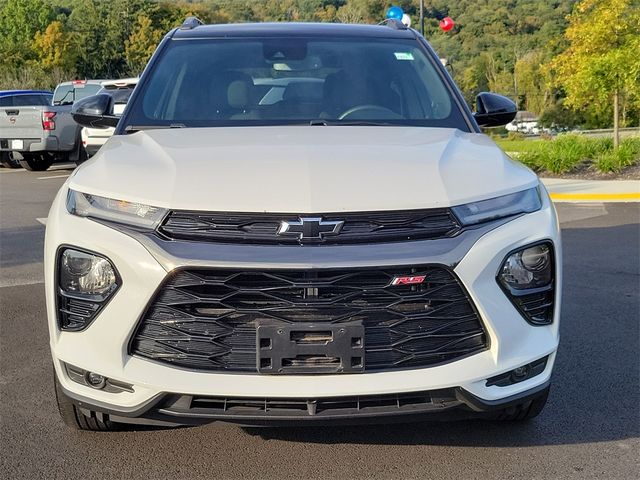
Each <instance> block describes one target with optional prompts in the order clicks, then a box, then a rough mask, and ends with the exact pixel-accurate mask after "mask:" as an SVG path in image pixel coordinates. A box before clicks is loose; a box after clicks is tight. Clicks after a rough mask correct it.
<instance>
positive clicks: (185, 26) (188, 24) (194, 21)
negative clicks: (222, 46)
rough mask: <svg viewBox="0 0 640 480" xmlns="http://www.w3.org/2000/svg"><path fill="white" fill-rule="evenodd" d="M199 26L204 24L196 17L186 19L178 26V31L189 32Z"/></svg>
mask: <svg viewBox="0 0 640 480" xmlns="http://www.w3.org/2000/svg"><path fill="white" fill-rule="evenodd" d="M200 25H204V22H203V21H202V20H200V19H199V18H198V17H187V18H186V20H185V21H184V22H182V25H180V30H191V29H193V28H196V27H198V26H200Z"/></svg>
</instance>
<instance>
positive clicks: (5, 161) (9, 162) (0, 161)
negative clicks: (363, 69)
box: [0, 152, 20, 168]
mask: <svg viewBox="0 0 640 480" xmlns="http://www.w3.org/2000/svg"><path fill="white" fill-rule="evenodd" d="M19 157H20V155H18V154H16V152H0V165H2V166H3V167H5V168H20V159H19Z"/></svg>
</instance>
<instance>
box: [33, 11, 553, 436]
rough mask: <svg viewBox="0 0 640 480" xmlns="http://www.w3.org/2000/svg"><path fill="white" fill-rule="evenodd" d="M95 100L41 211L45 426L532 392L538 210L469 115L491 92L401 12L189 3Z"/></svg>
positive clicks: (340, 418)
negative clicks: (383, 19) (314, 12)
mask: <svg viewBox="0 0 640 480" xmlns="http://www.w3.org/2000/svg"><path fill="white" fill-rule="evenodd" d="M282 79H287V80H286V81H282ZM276 80H278V81H276ZM273 89H280V90H281V91H278V92H275V93H274V92H273V91H272V90H273ZM265 99H267V100H265ZM112 109H113V100H112V98H111V97H110V96H109V95H107V94H103V95H97V96H94V97H91V98H88V99H85V100H83V101H81V102H78V103H76V105H75V106H74V110H73V114H74V118H75V119H76V121H78V122H79V123H81V124H83V125H85V126H87V125H94V126H95V125H101V126H109V125H111V126H115V125H116V124H117V127H116V130H115V135H114V136H113V137H112V138H110V139H109V140H108V141H107V142H106V144H105V145H104V146H103V147H102V148H101V149H100V151H99V152H98V154H97V155H96V156H95V157H94V158H93V159H91V160H89V161H88V162H86V163H85V164H83V165H82V166H81V167H80V168H78V169H76V171H75V172H74V173H73V174H72V175H71V177H70V178H69V179H68V181H67V182H66V183H65V184H64V186H63V187H62V189H61V190H60V192H59V194H58V195H57V197H56V199H55V201H54V203H53V206H52V208H51V213H50V215H49V219H48V222H47V234H46V246H45V268H46V295H47V309H48V318H49V328H50V333H51V351H52V354H53V361H54V365H55V373H56V392H57V399H58V404H59V407H60V412H61V414H62V416H63V418H64V419H65V421H66V422H67V423H68V424H69V425H71V426H73V427H75V428H81V429H92V430H110V429H114V428H116V427H117V426H118V425H119V424H120V423H126V422H128V423H136V424H139V423H148V424H154V425H166V426H170V425H184V424H198V423H206V422H212V421H217V420H219V421H228V422H237V423H241V424H245V425H281V424H291V423H294V424H317V423H334V422H363V421H364V422H373V421H381V420H415V419H416V418H425V419H429V418H432V417H433V416H434V415H436V416H440V417H444V418H460V417H462V418H466V417H469V416H484V417H490V418H495V419H506V420H521V419H526V418H531V417H534V416H535V415H537V414H538V413H539V412H540V411H541V410H542V407H543V406H544V404H545V401H546V398H547V394H548V390H549V383H550V378H551V370H552V368H553V363H554V359H555V353H556V349H557V347H558V321H559V316H560V288H561V262H560V260H561V252H560V239H559V231H558V223H557V220H556V214H555V211H554V208H553V205H552V204H551V202H550V201H549V197H548V195H547V192H546V191H545V189H544V187H543V186H542V185H541V184H540V182H539V180H538V178H537V177H536V175H535V174H533V173H532V172H531V171H530V170H528V169H527V168H525V167H524V166H522V165H520V164H518V163H517V162H514V161H512V160H511V159H509V158H508V157H507V156H506V155H504V153H503V152H502V151H501V150H500V149H499V148H498V147H497V146H496V145H495V143H494V142H493V141H492V140H491V139H490V138H488V137H487V136H485V135H484V134H482V133H481V131H480V129H479V126H478V125H485V126H492V125H499V124H505V123H507V122H509V121H510V120H512V119H513V117H514V115H515V106H514V104H513V103H512V102H511V101H509V100H508V99H506V98H504V97H500V96H498V95H495V94H488V93H483V94H480V95H479V96H478V105H477V112H476V113H475V114H472V113H471V112H470V111H469V109H468V107H467V106H466V105H465V102H464V100H463V98H462V96H461V95H460V93H459V91H458V90H457V89H456V87H455V86H454V83H453V81H452V80H451V78H450V77H449V76H448V74H447V72H446V70H445V69H444V67H443V66H442V65H441V63H440V61H439V59H438V56H437V55H436V54H435V53H434V51H433V50H432V49H431V47H430V46H429V45H428V44H427V42H426V41H425V39H424V38H422V37H421V36H420V35H419V34H418V33H417V32H415V31H414V30H411V29H407V28H406V27H404V26H403V25H402V24H400V23H399V22H394V21H389V22H388V23H387V24H386V25H381V26H365V25H331V24H317V25H316V24H257V25H252V24H243V25H211V26H208V25H206V26H205V25H200V24H199V23H198V22H196V21H193V20H190V21H188V22H186V24H185V25H184V26H183V27H182V28H179V29H176V30H174V31H172V32H170V33H169V34H168V35H167V36H166V37H165V38H164V40H163V41H162V43H161V44H160V46H159V48H158V49H157V51H156V53H155V54H154V56H153V58H152V60H151V61H150V63H149V65H148V66H147V68H146V70H145V72H144V74H143V76H142V77H141V79H140V83H139V84H138V87H137V88H136V90H135V92H134V93H133V95H132V97H131V99H130V102H129V104H128V107H127V110H126V111H125V113H124V115H123V116H122V117H121V118H120V119H118V117H116V116H114V115H113V110H112Z"/></svg>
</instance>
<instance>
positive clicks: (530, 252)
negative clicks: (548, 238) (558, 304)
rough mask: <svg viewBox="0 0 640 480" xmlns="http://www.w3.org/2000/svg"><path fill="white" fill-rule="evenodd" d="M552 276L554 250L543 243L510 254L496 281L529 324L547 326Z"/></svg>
mask: <svg viewBox="0 0 640 480" xmlns="http://www.w3.org/2000/svg"><path fill="white" fill-rule="evenodd" d="M554 273H555V265H554V258H553V246H552V245H551V243H550V242H544V243H540V244H537V245H530V246H527V247H524V248H521V249H519V250H517V251H515V252H512V253H510V254H509V256H507V258H506V259H505V260H504V262H503V263H502V267H500V272H498V277H497V279H498V283H500V286H501V287H502V289H503V290H504V292H505V293H506V295H507V297H509V300H511V302H512V303H513V304H514V305H515V307H516V308H517V309H518V310H519V311H520V313H521V314H522V315H523V316H524V318H525V319H526V320H527V321H528V322H529V323H531V324H533V325H548V324H550V323H551V322H552V321H553V305H554V296H555V295H554V292H555V287H554V281H553V280H554Z"/></svg>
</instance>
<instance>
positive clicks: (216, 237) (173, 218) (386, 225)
mask: <svg viewBox="0 0 640 480" xmlns="http://www.w3.org/2000/svg"><path fill="white" fill-rule="evenodd" d="M313 216H314V217H321V218H322V220H324V221H344V225H343V226H342V229H341V230H340V233H339V234H337V235H335V236H325V237H323V238H318V239H306V238H305V239H303V240H300V239H298V238H297V237H295V236H281V235H278V230H279V228H280V225H281V222H282V221H287V222H292V221H293V222H295V221H298V220H299V218H300V215H297V214H290V213H234V212H226V213H225V212H222V213H220V212H186V211H171V212H170V213H169V214H168V215H167V217H166V218H165V220H164V221H163V222H162V224H161V225H160V227H159V228H158V232H159V233H160V234H161V235H163V236H164V237H167V238H170V239H174V240H192V241H201V242H223V243H224V242H226V243H246V244H272V245H296V244H299V243H319V244H323V245H337V244H353V243H382V242H397V241H404V240H420V239H435V238H447V237H452V236H454V235H456V234H457V233H458V232H459V231H460V228H461V227H460V224H459V223H458V221H457V220H456V218H455V216H454V215H453V214H452V213H451V211H450V209H448V208H434V209H429V210H408V211H391V212H364V213H362V212H356V213H354V212H347V213H327V214H322V215H317V214H314V215H313Z"/></svg>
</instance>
